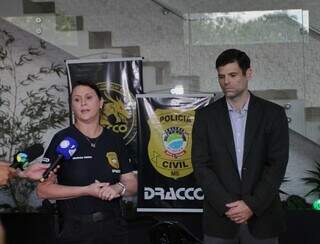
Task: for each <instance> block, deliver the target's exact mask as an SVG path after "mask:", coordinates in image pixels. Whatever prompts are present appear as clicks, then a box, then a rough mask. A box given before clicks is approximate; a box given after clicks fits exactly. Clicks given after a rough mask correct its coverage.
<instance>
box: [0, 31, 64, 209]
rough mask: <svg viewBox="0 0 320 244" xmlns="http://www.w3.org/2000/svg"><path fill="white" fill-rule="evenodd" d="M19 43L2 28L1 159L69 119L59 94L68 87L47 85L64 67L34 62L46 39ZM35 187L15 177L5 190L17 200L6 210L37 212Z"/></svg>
mask: <svg viewBox="0 0 320 244" xmlns="http://www.w3.org/2000/svg"><path fill="white" fill-rule="evenodd" d="M15 42H16V39H15V37H14V36H13V34H11V33H10V32H9V31H7V30H4V29H0V71H1V76H0V81H1V82H0V135H1V137H0V159H3V160H7V161H11V160H12V157H13V155H14V154H15V153H16V152H17V151H18V150H21V149H23V148H26V147H28V146H30V145H33V144H35V143H43V137H44V135H45V133H46V132H47V130H48V129H52V128H58V127H61V126H63V124H64V122H65V121H66V119H67V118H68V106H66V103H65V102H64V101H63V100H61V97H63V96H61V95H60V96H59V95H58V96H57V93H61V92H65V93H67V92H66V87H64V86H59V85H56V84H54V83H52V84H51V85H46V83H48V82H47V81H48V80H50V79H53V77H54V76H58V77H61V78H62V76H64V75H65V70H64V68H63V66H62V65H60V64H55V63H51V65H50V66H49V67H46V66H43V67H39V66H37V65H35V64H34V61H35V60H37V59H39V58H40V57H42V56H43V55H45V53H46V48H47V45H46V43H45V42H44V41H42V40H39V42H38V43H36V44H35V45H32V46H29V47H24V48H25V50H22V49H21V46H20V47H19V48H18V47H17V45H15ZM29 67H30V68H29ZM34 70H37V71H36V72H34ZM34 188H35V183H33V182H30V181H27V180H24V179H20V178H16V179H13V180H12V181H11V182H10V183H9V184H8V186H7V187H4V188H2V189H1V191H2V192H4V193H6V194H7V195H9V196H10V197H11V199H12V202H13V204H10V205H8V204H2V212H3V211H5V212H7V211H14V212H16V211H18V212H32V211H35V208H34V207H33V206H31V205H30V204H29V197H30V194H31V193H32V192H33V190H34Z"/></svg>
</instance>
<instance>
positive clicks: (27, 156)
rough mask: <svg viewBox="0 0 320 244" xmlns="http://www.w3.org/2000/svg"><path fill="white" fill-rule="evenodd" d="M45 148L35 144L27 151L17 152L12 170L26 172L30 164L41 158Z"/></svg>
mask: <svg viewBox="0 0 320 244" xmlns="http://www.w3.org/2000/svg"><path fill="white" fill-rule="evenodd" d="M43 151H44V148H43V146H42V145H41V144H34V145H32V146H31V147H28V148H27V149H25V150H22V151H19V152H17V153H16V154H15V155H14V157H13V163H12V164H11V165H10V167H11V168H14V169H17V168H19V169H20V170H24V169H26V168H27V167H28V165H29V163H30V162H32V161H33V160H35V159H36V158H37V157H40V156H41V155H42V154H43Z"/></svg>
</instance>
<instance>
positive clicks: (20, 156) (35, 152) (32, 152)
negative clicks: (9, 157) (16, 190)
mask: <svg viewBox="0 0 320 244" xmlns="http://www.w3.org/2000/svg"><path fill="white" fill-rule="evenodd" d="M43 151H44V149H43V147H42V145H41V144H35V145H33V146H31V147H28V148H26V149H25V150H22V151H19V152H17V153H16V154H15V155H14V158H13V163H12V164H11V165H9V162H6V161H0V186H2V185H6V184H7V183H8V180H9V179H10V178H12V177H14V176H17V175H18V176H20V177H26V178H29V179H32V180H36V179H39V178H40V176H41V175H42V173H41V172H43V171H44V170H45V169H43V168H42V166H39V165H40V163H35V164H32V165H35V166H32V167H31V166H30V167H29V163H30V162H32V161H33V160H35V159H36V158H37V157H40V156H41V155H42V153H43ZM17 168H19V169H20V170H22V171H21V172H17V171H16V169H17ZM25 169H26V170H27V172H24V171H23V170H25ZM35 170H36V171H39V170H40V171H41V170H42V171H41V172H39V173H37V172H34V171H35ZM36 173H37V174H36Z"/></svg>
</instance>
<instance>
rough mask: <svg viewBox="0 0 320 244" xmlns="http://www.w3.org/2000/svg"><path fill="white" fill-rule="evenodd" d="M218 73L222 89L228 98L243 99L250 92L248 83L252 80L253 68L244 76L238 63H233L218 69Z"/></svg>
mask: <svg viewBox="0 0 320 244" xmlns="http://www.w3.org/2000/svg"><path fill="white" fill-rule="evenodd" d="M217 71H218V81H219V84H220V87H221V89H222V91H223V93H224V95H225V96H226V97H227V98H229V99H234V98H237V97H241V95H242V94H244V93H245V92H246V91H247V90H248V81H249V80H250V79H251V78H252V69H251V68H249V69H248V70H247V71H246V74H245V75H244V74H243V73H242V70H241V68H240V67H239V64H238V62H233V63H229V64H226V65H224V66H220V67H218V69H217Z"/></svg>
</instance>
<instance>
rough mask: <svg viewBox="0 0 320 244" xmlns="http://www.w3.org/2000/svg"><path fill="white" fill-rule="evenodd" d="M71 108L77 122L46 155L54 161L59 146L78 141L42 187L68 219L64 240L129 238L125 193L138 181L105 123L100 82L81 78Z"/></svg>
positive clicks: (58, 137)
mask: <svg viewBox="0 0 320 244" xmlns="http://www.w3.org/2000/svg"><path fill="white" fill-rule="evenodd" d="M70 102H71V108H72V111H73V112H74V115H75V124H74V125H72V126H70V127H68V128H66V129H64V130H61V131H59V132H58V133H57V134H56V135H55V136H54V137H53V139H52V141H51V143H50V145H49V147H48V149H47V151H46V153H45V155H44V158H43V162H44V163H52V162H54V161H55V160H56V158H57V153H56V151H55V150H56V148H57V146H58V145H59V144H60V143H61V142H62V141H63V140H65V138H66V137H71V138H73V139H75V140H76V142H77V144H78V146H77V149H76V151H75V153H74V154H73V156H72V157H71V158H70V159H69V160H65V161H64V162H63V164H62V165H61V166H60V168H59V170H58V173H57V177H55V176H54V175H53V174H51V175H50V176H49V178H48V180H47V181H45V182H43V183H41V184H39V185H38V187H37V194H38V196H39V197H40V198H43V199H54V200H57V204H58V208H59V212H60V215H61V218H62V220H63V221H62V223H63V225H62V229H61V233H60V234H59V236H58V242H59V243H79V244H80V243H81V244H89V243H95V244H100V243H101V244H102V243H103V244H108V243H110V244H113V243H119V244H122V243H127V241H128V240H127V230H126V228H125V222H124V220H123V219H122V216H121V209H120V198H121V196H123V195H133V194H135V193H136V190H137V180H136V177H135V175H134V173H133V172H132V170H133V168H132V166H131V164H130V163H129V159H128V155H127V151H126V148H125V146H124V145H123V143H122V139H121V138H119V136H118V135H116V134H114V133H113V132H111V131H110V130H107V129H105V128H103V127H102V126H101V125H100V124H99V120H100V109H101V108H102V106H103V99H102V97H101V94H100V92H99V89H98V88H97V86H96V85H94V84H93V83H89V82H79V83H78V84H76V85H75V86H74V88H73V90H72V93H71V97H70Z"/></svg>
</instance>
